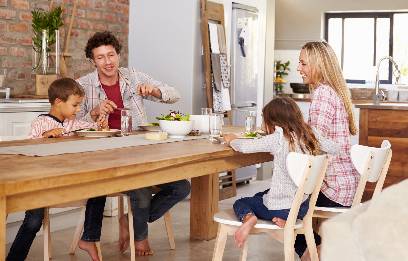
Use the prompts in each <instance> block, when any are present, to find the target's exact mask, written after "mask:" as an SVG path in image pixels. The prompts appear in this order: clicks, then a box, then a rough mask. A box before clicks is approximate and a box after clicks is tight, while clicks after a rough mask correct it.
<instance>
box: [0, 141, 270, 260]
mask: <svg viewBox="0 0 408 261" xmlns="http://www.w3.org/2000/svg"><path fill="white" fill-rule="evenodd" d="M76 139H81V138H79V137H68V138H56V139H37V140H22V141H10V142H0V147H3V146H19V145H29V144H30V145H31V144H43V143H54V142H58V143H60V144H61V146H64V142H65V141H72V140H76ZM272 158H273V157H272V155H270V154H269V153H253V154H242V153H238V152H235V151H233V150H232V149H231V148H230V147H228V146H226V145H223V144H212V143H211V142H209V141H208V140H207V139H197V140H189V141H180V142H172V143H162V144H154V145H146V146H134V147H126V148H120V149H111V150H100V151H93V152H83V153H72V154H62V155H55V156H45V157H30V156H22V155H0V260H5V255H6V218H7V214H8V213H12V212H17V211H23V210H27V209H34V208H40V207H46V206H52V205H55V204H61V203H68V202H71V201H76V200H81V199H86V198H91V197H95V196H101V195H108V194H112V193H117V192H122V191H128V190H132V189H137V188H142V187H146V186H152V185H157V184H162V183H166V182H171V181H176V180H181V179H189V178H191V185H192V187H191V199H190V238H191V239H199V240H210V239H212V238H214V237H215V236H216V232H217V226H216V224H215V223H214V221H213V215H214V213H216V212H217V210H218V198H219V194H218V193H219V178H218V173H220V172H224V171H228V170H234V169H237V168H240V167H243V166H248V165H253V164H256V163H262V162H267V161H271V160H272Z"/></svg>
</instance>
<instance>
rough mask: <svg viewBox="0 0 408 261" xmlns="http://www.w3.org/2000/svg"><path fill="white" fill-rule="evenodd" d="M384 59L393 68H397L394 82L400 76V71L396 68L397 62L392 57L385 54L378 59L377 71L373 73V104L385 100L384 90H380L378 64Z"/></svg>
mask: <svg viewBox="0 0 408 261" xmlns="http://www.w3.org/2000/svg"><path fill="white" fill-rule="evenodd" d="M384 60H389V61H390V62H391V63H392V64H393V65H394V67H395V69H396V70H397V73H398V74H397V75H396V76H395V80H396V81H395V83H398V81H399V78H400V77H401V71H400V70H399V69H398V65H397V63H396V62H395V61H394V59H393V58H392V57H391V56H385V57H383V58H381V59H380V60H379V61H378V64H377V72H376V74H375V93H374V97H373V100H374V103H375V104H378V103H380V101H383V100H385V93H384V91H382V90H380V65H381V62H382V61H384ZM393 74H394V73H393Z"/></svg>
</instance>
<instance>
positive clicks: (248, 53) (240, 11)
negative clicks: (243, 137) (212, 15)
mask: <svg viewBox="0 0 408 261" xmlns="http://www.w3.org/2000/svg"><path fill="white" fill-rule="evenodd" d="M231 18H232V21H231V33H232V35H231V109H232V110H231V113H232V124H233V125H234V126H243V125H244V123H245V117H246V116H248V115H249V113H250V111H253V112H255V115H256V110H257V102H256V101H257V90H258V77H259V73H258V72H259V68H258V50H257V46H258V41H259V38H258V36H259V33H258V30H259V20H258V10H257V9H256V8H255V7H251V6H246V5H241V4H236V3H233V5H232V16H231ZM253 176H256V167H255V166H249V167H245V168H241V169H238V170H237V171H236V177H237V181H238V182H239V181H245V180H249V179H251V178H252V177H253Z"/></svg>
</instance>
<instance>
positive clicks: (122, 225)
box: [119, 215, 130, 253]
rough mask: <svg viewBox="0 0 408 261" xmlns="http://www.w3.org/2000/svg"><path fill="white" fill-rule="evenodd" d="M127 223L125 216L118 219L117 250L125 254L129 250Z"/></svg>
mask: <svg viewBox="0 0 408 261" xmlns="http://www.w3.org/2000/svg"><path fill="white" fill-rule="evenodd" d="M129 240H130V237H129V221H128V217H127V215H123V216H121V217H120V219H119V250H120V252H122V253H123V252H125V251H126V250H127V249H128V248H129Z"/></svg>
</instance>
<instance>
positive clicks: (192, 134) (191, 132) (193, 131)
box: [187, 130, 201, 136]
mask: <svg viewBox="0 0 408 261" xmlns="http://www.w3.org/2000/svg"><path fill="white" fill-rule="evenodd" d="M187 135H188V136H200V135H201V133H200V131H199V130H191V131H190V133H189V134H187Z"/></svg>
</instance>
